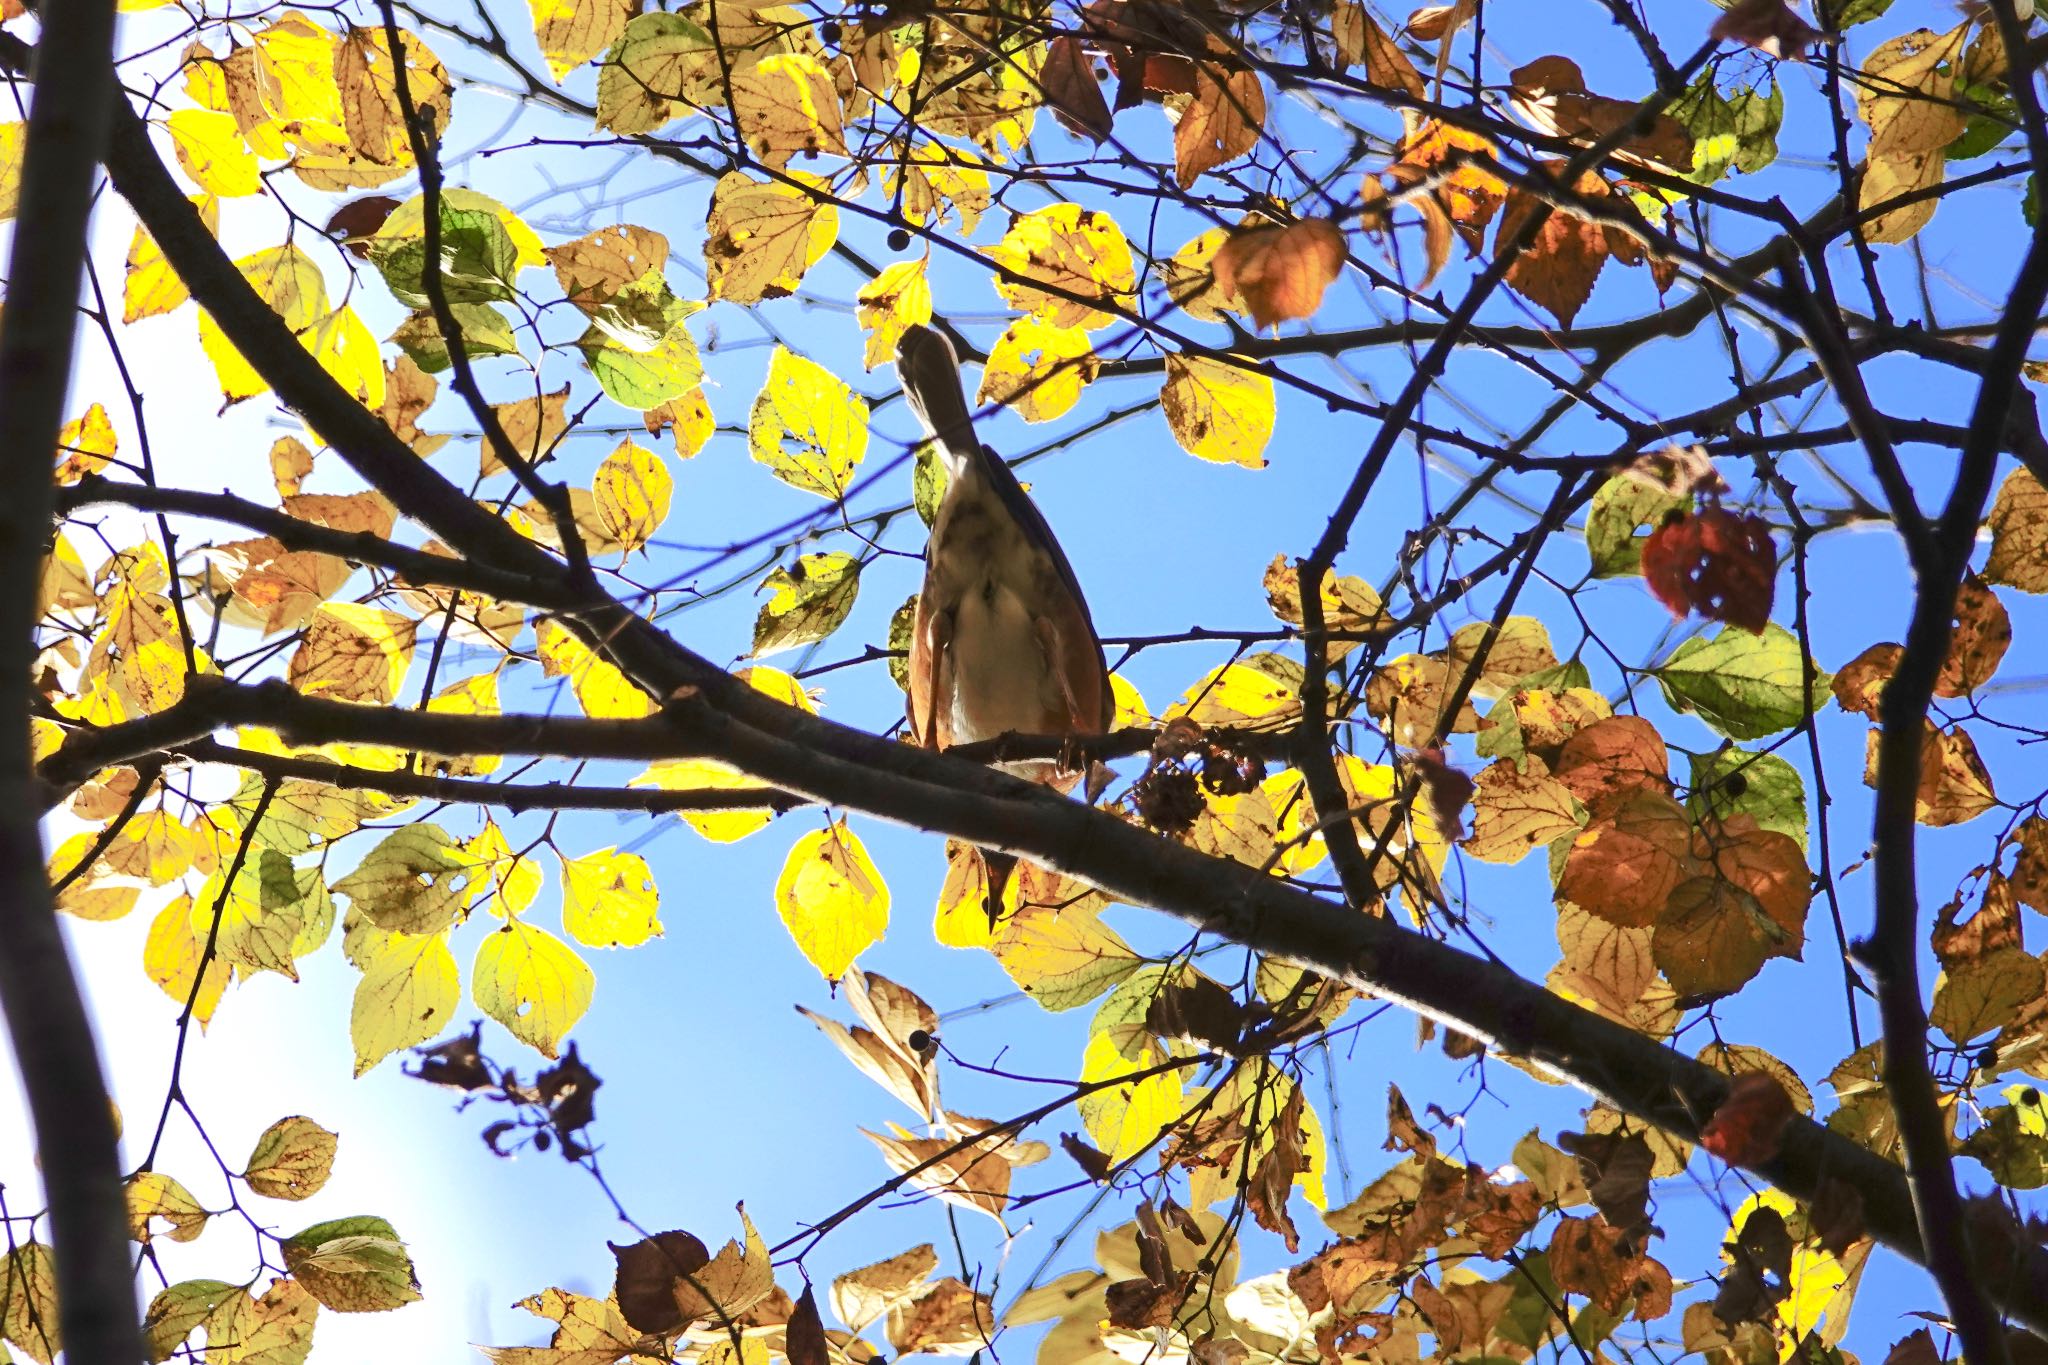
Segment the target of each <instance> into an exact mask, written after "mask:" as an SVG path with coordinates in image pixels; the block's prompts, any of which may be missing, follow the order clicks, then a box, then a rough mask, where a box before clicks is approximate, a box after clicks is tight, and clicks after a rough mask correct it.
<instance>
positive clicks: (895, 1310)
mask: <svg viewBox="0 0 2048 1365" xmlns="http://www.w3.org/2000/svg"><path fill="white" fill-rule="evenodd" d="M995 1330H996V1326H995V1312H994V1310H993V1309H992V1308H991V1307H990V1305H989V1300H988V1295H986V1294H981V1293H977V1292H975V1291H974V1290H973V1289H971V1288H970V1287H968V1285H966V1284H965V1283H964V1282H962V1281H961V1280H959V1279H956V1278H955V1277H953V1276H951V1275H948V1276H947V1277H946V1278H945V1279H943V1280H935V1281H933V1282H932V1283H931V1284H930V1285H928V1286H926V1287H925V1288H924V1289H923V1290H922V1291H921V1292H920V1293H918V1294H917V1295H916V1296H915V1297H914V1298H910V1299H905V1300H903V1301H901V1302H899V1303H896V1304H894V1305H892V1306H891V1307H890V1309H889V1319H888V1326H887V1331H888V1334H889V1344H890V1345H891V1346H894V1347H895V1348H896V1353H897V1354H898V1355H913V1354H915V1353H917V1352H919V1351H930V1352H933V1353H935V1354H939V1355H961V1356H964V1355H972V1354H974V1353H975V1352H976V1351H978V1350H981V1349H983V1348H985V1347H986V1346H987V1345H988V1341H989V1338H990V1337H991V1336H993V1335H994V1334H995Z"/></svg>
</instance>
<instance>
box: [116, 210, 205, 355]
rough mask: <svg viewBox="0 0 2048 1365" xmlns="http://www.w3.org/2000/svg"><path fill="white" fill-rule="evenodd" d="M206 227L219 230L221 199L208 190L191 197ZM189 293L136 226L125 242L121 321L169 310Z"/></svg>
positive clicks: (136, 319) (168, 264)
mask: <svg viewBox="0 0 2048 1365" xmlns="http://www.w3.org/2000/svg"><path fill="white" fill-rule="evenodd" d="M192 203H193V205H194V207H196V208H197V209H198V210H199V217H200V220H201V221H202V222H204V223H205V224H206V228H207V231H209V232H218V231H219V230H220V200H218V199H216V198H214V197H213V196H212V195H210V194H206V195H198V196H195V197H194V198H193V200H192ZM190 297H191V293H190V292H189V291H188V290H187V289H186V288H185V282H184V281H183V280H181V279H179V278H178V272H177V271H175V270H173V269H171V266H170V262H168V261H166V260H165V259H164V253H163V250H162V249H161V248H160V247H158V246H157V244H156V239H155V238H154V237H152V236H150V235H149V232H148V230H147V229H145V228H142V227H140V226H138V227H137V228H136V229H135V236H134V237H133V238H132V239H131V240H130V241H129V243H128V275H127V279H126V281H125V282H124V283H123V284H122V286H121V321H122V322H124V323H126V322H139V321H141V320H142V319H143V318H153V317H156V316H158V315H160V314H163V313H168V312H170V311H171V310H172V309H174V308H176V307H177V306H178V305H179V304H181V303H183V302H184V301H185V300H186V299H188V298H190Z"/></svg>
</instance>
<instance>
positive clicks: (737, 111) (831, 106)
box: [727, 52, 846, 170]
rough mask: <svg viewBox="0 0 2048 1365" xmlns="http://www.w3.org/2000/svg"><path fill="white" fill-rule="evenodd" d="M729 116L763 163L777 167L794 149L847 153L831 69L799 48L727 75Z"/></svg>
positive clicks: (779, 166)
mask: <svg viewBox="0 0 2048 1365" xmlns="http://www.w3.org/2000/svg"><path fill="white" fill-rule="evenodd" d="M727 84H728V85H729V86H730V88H731V90H732V109H733V117H734V119H735V120H736V121H737V122H738V124H739V128H740V134H741V136H742V137H744V138H745V139H746V143H747V146H749V147H751V148H752V149H753V151H754V155H756V156H758V157H760V158H761V161H762V164H763V165H766V166H769V167H771V168H773V169H775V170H781V169H782V168H783V167H784V166H786V165H788V164H789V159H790V158H791V157H792V156H795V155H796V154H797V153H798V152H808V153H811V154H813V155H815V154H817V153H821V152H822V153H827V154H831V155H836V156H844V155H846V138H845V135H844V134H843V133H842V132H841V131H840V119H839V93H838V91H837V90H836V89H835V88H834V86H833V83H832V73H831V72H830V71H828V70H826V69H825V66H824V64H823V63H822V62H820V61H819V60H818V59H817V58H816V57H812V56H808V55H806V54H804V53H800V52H787V53H779V54H777V55H775V56H773V57H763V58H762V59H761V60H760V61H758V62H756V63H755V64H754V65H753V66H752V67H750V68H748V69H747V70H744V71H735V72H733V73H732V75H731V77H730V79H729V80H728V82H727Z"/></svg>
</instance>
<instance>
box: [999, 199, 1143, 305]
mask: <svg viewBox="0 0 2048 1365" xmlns="http://www.w3.org/2000/svg"><path fill="white" fill-rule="evenodd" d="M987 251H988V255H989V259H991V260H993V261H994V262H995V263H996V266H997V267H998V269H999V270H1000V271H1001V272H1003V273H1001V274H998V275H997V276H996V292H997V293H999V294H1001V295H1002V296H1003V298H1004V299H1005V300H1006V301H1007V302H1008V303H1009V305H1010V306H1011V307H1012V308H1018V309H1022V310H1023V311H1025V312H1027V313H1031V314H1034V315H1036V316H1037V317H1038V318H1040V319H1041V320H1043V321H1045V322H1049V323H1051V324H1052V325H1053V326H1055V327H1081V328H1085V329H1087V330H1089V331H1093V330H1094V329H1096V328H1098V327H1107V326H1108V325H1109V324H1110V322H1111V321H1112V320H1113V319H1112V318H1111V317H1110V316H1109V314H1108V312H1106V311H1102V310H1110V309H1121V308H1124V307H1127V306H1128V305H1129V303H1130V295H1131V291H1132V290H1133V289H1135V288H1136V287H1137V275H1136V273H1135V271H1134V270H1133V268H1132V265H1131V246H1130V243H1129V242H1127V241H1125V240H1124V234H1123V229H1121V228H1119V227H1118V226H1117V225H1116V222H1115V220H1113V219H1111V218H1110V217H1109V215H1108V214H1105V213H1099V212H1097V211H1096V210H1094V209H1085V208H1082V207H1081V206H1080V205H1079V204H1053V205H1051V206H1049V207H1047V208H1042V209H1039V210H1037V211H1036V212H1034V213H1022V214H1018V215H1017V216H1016V217H1015V218H1013V219H1011V220H1010V230H1009V231H1008V232H1006V233H1004V234H1003V239H1002V241H1000V242H998V243H996V245H994V246H992V247H989V248H987ZM1068 295H1072V296H1074V297H1072V298H1070V297H1067V296H1068ZM1091 304H1094V305H1096V306H1093V307H1091V306H1090V305H1091Z"/></svg>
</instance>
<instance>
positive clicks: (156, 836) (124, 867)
mask: <svg viewBox="0 0 2048 1365" xmlns="http://www.w3.org/2000/svg"><path fill="white" fill-rule="evenodd" d="M193 843H194V840H193V837H192V831H191V830H189V829H187V828H185V826H183V825H182V824H180V823H178V822H177V821H176V820H174V819H172V818H171V814H170V812H169V811H166V810H164V809H163V808H162V807H158V808H157V809H156V810H152V811H145V812H143V813H142V814H140V815H138V816H136V817H135V818H134V819H132V820H130V821H129V822H128V823H127V825H126V826H124V827H123V828H122V830H121V833H120V835H119V837H117V838H116V839H115V840H114V842H113V843H111V844H109V845H107V851H106V855H105V856H106V860H107V865H108V866H109V867H111V868H113V869H114V870H115V871H116V872H118V873H120V874H121V875H122V876H124V877H140V878H142V879H143V880H144V881H146V882H148V883H149V884H150V885H151V886H162V885H163V884H164V883H166V882H168V881H170V880H171V879H172V878H174V877H180V876H183V875H184V873H185V869H186V868H188V867H190V866H192V847H193Z"/></svg>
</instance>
